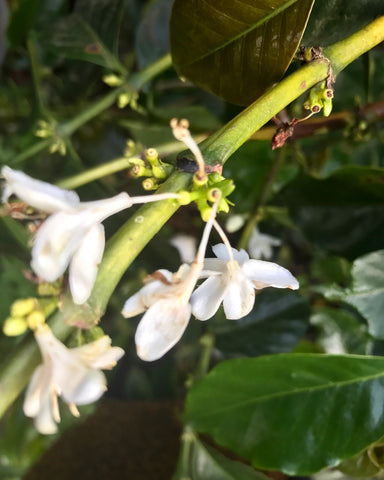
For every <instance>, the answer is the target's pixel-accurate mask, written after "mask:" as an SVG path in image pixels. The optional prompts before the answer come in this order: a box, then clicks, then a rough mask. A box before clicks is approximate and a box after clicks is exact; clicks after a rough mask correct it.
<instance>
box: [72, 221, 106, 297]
mask: <svg viewBox="0 0 384 480" xmlns="http://www.w3.org/2000/svg"><path fill="white" fill-rule="evenodd" d="M104 246H105V235H104V227H103V225H100V224H96V225H94V226H93V227H91V228H90V229H89V230H88V232H87V233H86V235H85V237H84V238H83V240H82V242H81V244H80V246H79V248H78V249H77V250H76V252H75V253H74V255H73V257H72V260H71V263H70V266H69V288H70V290H71V294H72V298H73V301H74V303H76V304H77V305H81V304H82V303H84V302H86V301H87V300H88V298H89V296H90V295H91V292H92V288H93V285H94V283H95V279H96V275H97V269H98V266H99V263H100V262H101V259H102V257H103V252H104Z"/></svg>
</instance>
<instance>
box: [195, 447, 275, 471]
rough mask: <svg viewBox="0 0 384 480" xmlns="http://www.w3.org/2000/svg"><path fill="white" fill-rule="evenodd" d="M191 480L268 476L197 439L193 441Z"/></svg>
mask: <svg viewBox="0 0 384 480" xmlns="http://www.w3.org/2000/svg"><path fill="white" fill-rule="evenodd" d="M191 474H192V480H240V479H241V480H268V477H267V476H266V475H264V474H262V473H261V472H257V471H256V470H254V469H253V468H251V467H248V466H247V465H244V464H243V463H240V462H236V461H234V460H230V459H229V458H227V457H225V456H224V455H222V454H221V453H220V452H218V451H217V450H215V449H213V448H212V447H209V446H208V445H204V444H203V443H201V442H200V441H199V440H195V441H194V443H193V452H192V458H191Z"/></svg>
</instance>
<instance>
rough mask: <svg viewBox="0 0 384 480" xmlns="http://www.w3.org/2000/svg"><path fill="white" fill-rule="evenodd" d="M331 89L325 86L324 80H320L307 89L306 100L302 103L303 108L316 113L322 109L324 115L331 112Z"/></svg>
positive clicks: (326, 115)
mask: <svg viewBox="0 0 384 480" xmlns="http://www.w3.org/2000/svg"><path fill="white" fill-rule="evenodd" d="M332 98H333V89H332V88H327V86H326V82H325V81H324V82H320V83H318V84H317V85H315V86H314V87H312V88H311V90H310V91H309V97H308V100H307V101H306V102H305V103H304V108H305V109H306V110H310V111H311V112H312V113H318V112H320V110H321V109H323V115H324V117H328V116H329V114H330V113H331V112H332Z"/></svg>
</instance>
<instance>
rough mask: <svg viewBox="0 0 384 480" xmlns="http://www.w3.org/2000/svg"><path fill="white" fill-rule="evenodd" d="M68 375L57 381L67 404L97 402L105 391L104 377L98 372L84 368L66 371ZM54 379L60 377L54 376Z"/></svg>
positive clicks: (105, 382)
mask: <svg viewBox="0 0 384 480" xmlns="http://www.w3.org/2000/svg"><path fill="white" fill-rule="evenodd" d="M67 373H68V375H67V376H66V377H65V378H64V377H62V378H61V380H59V382H60V383H59V386H60V388H61V390H62V397H63V399H64V400H65V401H66V402H67V403H74V404H76V405H87V404H89V403H92V402H95V401H96V400H98V399H99V398H100V397H101V396H102V395H103V393H104V392H105V391H106V390H107V381H106V378H105V375H104V373H103V372H101V371H100V370H94V369H91V368H84V369H80V368H79V369H78V370H73V371H72V372H70V371H68V372H67ZM55 378H59V379H60V376H58V375H56V376H55Z"/></svg>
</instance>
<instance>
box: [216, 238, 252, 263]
mask: <svg viewBox="0 0 384 480" xmlns="http://www.w3.org/2000/svg"><path fill="white" fill-rule="evenodd" d="M212 250H213V253H214V254H215V255H216V257H217V258H220V259H221V260H225V261H226V262H228V261H229V260H230V258H229V252H228V250H227V247H226V246H225V245H224V243H219V244H217V245H214V246H213V247H212ZM232 255H233V259H234V260H236V261H237V263H239V264H240V265H242V264H243V263H244V262H246V261H247V260H249V255H248V253H247V252H246V251H245V250H243V249H241V250H240V251H239V250H236V248H232Z"/></svg>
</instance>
